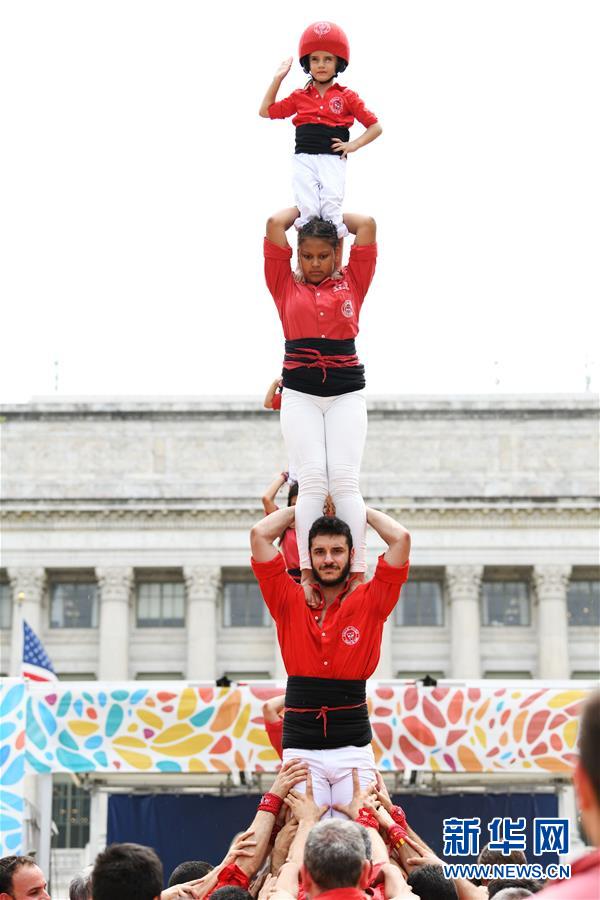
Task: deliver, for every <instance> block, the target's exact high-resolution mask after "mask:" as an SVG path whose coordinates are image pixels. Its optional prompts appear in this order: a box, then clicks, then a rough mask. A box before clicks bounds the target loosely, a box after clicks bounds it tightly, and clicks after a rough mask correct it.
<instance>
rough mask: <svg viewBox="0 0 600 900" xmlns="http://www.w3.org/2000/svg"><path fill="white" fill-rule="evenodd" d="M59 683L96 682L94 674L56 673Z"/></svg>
mask: <svg viewBox="0 0 600 900" xmlns="http://www.w3.org/2000/svg"><path fill="white" fill-rule="evenodd" d="M56 677H57V678H58V680H59V681H96V680H97V678H96V673H95V672H57V673H56Z"/></svg>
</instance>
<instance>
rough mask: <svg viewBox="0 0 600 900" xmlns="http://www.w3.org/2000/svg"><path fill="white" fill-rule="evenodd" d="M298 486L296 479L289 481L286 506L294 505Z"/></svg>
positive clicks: (296, 499) (296, 500)
mask: <svg viewBox="0 0 600 900" xmlns="http://www.w3.org/2000/svg"><path fill="white" fill-rule="evenodd" d="M298 488H299V485H298V482H297V481H291V482H290V489H289V491H288V499H287V505H288V506H295V505H296V503H297V502H298Z"/></svg>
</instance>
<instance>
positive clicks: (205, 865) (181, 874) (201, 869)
mask: <svg viewBox="0 0 600 900" xmlns="http://www.w3.org/2000/svg"><path fill="white" fill-rule="evenodd" d="M213 869H214V866H211V864H210V863H209V862H204V861H203V860H201V859H188V860H186V862H182V863H179V865H178V866H176V867H175V868H174V869H173V871H172V872H171V876H170V878H169V883H168V885H167V887H174V886H175V885H176V884H185V882H186V881H193V880H194V879H195V878H204V876H205V875H208V873H209V872H211V871H212V870H213Z"/></svg>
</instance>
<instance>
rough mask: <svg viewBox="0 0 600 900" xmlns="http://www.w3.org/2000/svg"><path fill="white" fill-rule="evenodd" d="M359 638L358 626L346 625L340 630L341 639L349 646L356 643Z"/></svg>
mask: <svg viewBox="0 0 600 900" xmlns="http://www.w3.org/2000/svg"><path fill="white" fill-rule="evenodd" d="M359 638H360V631H359V630H358V628H355V627H354V625H348V626H347V627H346V628H344V630H343V631H342V640H343V642H344V643H345V644H347V645H348V646H349V647H352V646H353V645H354V644H358V641H359Z"/></svg>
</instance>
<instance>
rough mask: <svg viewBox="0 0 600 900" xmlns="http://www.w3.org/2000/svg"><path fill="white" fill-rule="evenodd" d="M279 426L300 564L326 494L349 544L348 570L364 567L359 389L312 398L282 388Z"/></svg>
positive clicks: (363, 428)
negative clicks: (291, 473)
mask: <svg viewBox="0 0 600 900" xmlns="http://www.w3.org/2000/svg"><path fill="white" fill-rule="evenodd" d="M281 430H282V432H283V437H284V439H285V443H286V446H287V451H288V459H290V460H293V461H294V469H295V471H296V472H297V474H298V485H299V490H298V500H297V502H296V535H297V538H298V552H299V554H300V568H301V569H310V568H311V561H310V554H309V552H308V532H309V530H310V526H311V525H312V523H313V522H314V521H315V519H318V518H320V517H321V516H322V515H323V504H324V503H325V499H326V497H327V494H328V493H329V494H331V496H332V498H333V502H334V503H335V509H336V516H337V517H338V519H342V521H344V522H346V524H347V525H348V526H349V527H350V531H351V532H352V541H353V544H354V561H353V563H352V566H351V570H352V571H353V572H364V571H365V569H366V531H367V514H366V508H365V501H364V500H363V498H362V495H361V493H360V485H359V476H360V463H361V459H362V454H363V449H364V446H365V439H366V436H367V404H366V400H365V394H364V391H352V392H351V393H349V394H340V395H339V396H336V397H317V396H315V395H314V394H304V393H302V392H301V391H293V390H290V389H289V388H284V390H283V398H282V403H281Z"/></svg>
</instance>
